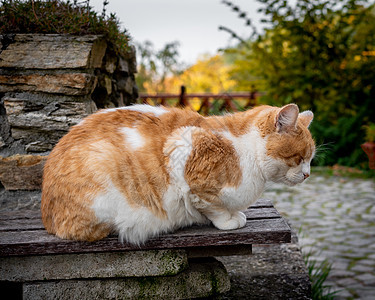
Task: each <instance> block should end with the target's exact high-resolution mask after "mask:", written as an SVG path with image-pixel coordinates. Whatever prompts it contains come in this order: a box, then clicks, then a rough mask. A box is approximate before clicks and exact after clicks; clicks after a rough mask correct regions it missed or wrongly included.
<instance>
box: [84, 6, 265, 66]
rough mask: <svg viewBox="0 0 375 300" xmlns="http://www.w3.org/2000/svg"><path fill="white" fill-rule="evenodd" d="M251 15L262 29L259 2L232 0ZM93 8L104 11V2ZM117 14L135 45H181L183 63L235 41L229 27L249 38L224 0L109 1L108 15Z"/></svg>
mask: <svg viewBox="0 0 375 300" xmlns="http://www.w3.org/2000/svg"><path fill="white" fill-rule="evenodd" d="M233 2H234V3H235V4H237V5H238V6H239V7H241V9H242V10H244V11H246V12H247V13H248V16H249V17H250V18H251V19H252V20H253V22H254V24H258V27H260V23H259V19H260V18H261V17H262V16H261V14H260V13H257V9H258V8H259V7H260V6H259V3H258V2H256V0H233ZM90 4H91V6H93V7H94V9H95V10H96V11H98V12H101V11H102V7H103V0H91V2H90ZM110 12H114V13H116V15H117V17H118V18H119V20H120V21H121V26H122V27H124V28H126V29H127V30H128V31H129V33H130V34H131V36H132V37H133V40H134V41H136V42H144V41H146V40H149V41H151V42H152V43H153V44H154V46H155V48H156V49H157V50H159V49H160V48H162V47H163V46H164V45H165V44H166V43H169V42H173V41H179V42H180V48H179V52H180V61H182V62H185V63H187V64H193V63H194V62H195V61H196V59H197V58H198V57H199V56H200V55H202V54H206V53H208V54H215V53H216V52H217V50H218V49H219V48H223V47H226V46H228V45H230V43H232V44H233V43H234V40H233V39H231V38H230V35H229V34H228V33H226V32H223V31H219V30H218V27H219V26H220V25H222V26H226V27H229V28H231V29H232V30H234V31H235V32H237V33H238V34H240V35H241V36H242V37H248V36H249V35H250V31H249V27H246V26H245V25H244V21H243V19H239V18H238V17H237V14H236V13H235V12H233V11H232V10H231V9H230V8H229V7H227V6H226V5H224V4H222V3H221V0H109V5H108V6H107V14H109V13H110Z"/></svg>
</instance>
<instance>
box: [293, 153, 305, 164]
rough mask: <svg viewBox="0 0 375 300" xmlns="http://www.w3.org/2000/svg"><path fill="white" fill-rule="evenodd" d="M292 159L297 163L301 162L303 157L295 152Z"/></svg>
mask: <svg viewBox="0 0 375 300" xmlns="http://www.w3.org/2000/svg"><path fill="white" fill-rule="evenodd" d="M294 161H295V162H296V164H297V165H299V164H300V163H301V162H303V157H302V156H301V155H299V154H296V155H295V156H294Z"/></svg>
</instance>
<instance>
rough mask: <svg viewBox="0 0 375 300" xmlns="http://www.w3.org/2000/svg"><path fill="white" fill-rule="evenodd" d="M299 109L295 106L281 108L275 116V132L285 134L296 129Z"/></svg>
mask: <svg viewBox="0 0 375 300" xmlns="http://www.w3.org/2000/svg"><path fill="white" fill-rule="evenodd" d="M298 113H299V109H298V106H297V105H295V104H288V105H285V106H283V107H282V108H281V109H280V110H279V112H278V114H277V116H276V123H275V126H276V131H277V132H285V131H290V130H293V129H295V128H296V122H297V118H298Z"/></svg>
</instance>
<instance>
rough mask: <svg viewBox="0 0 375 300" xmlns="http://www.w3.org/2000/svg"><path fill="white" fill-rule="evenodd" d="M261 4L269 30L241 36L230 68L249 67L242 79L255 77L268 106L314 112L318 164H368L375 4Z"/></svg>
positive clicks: (374, 110)
mask: <svg viewBox="0 0 375 300" xmlns="http://www.w3.org/2000/svg"><path fill="white" fill-rule="evenodd" d="M259 2H262V3H263V5H264V7H263V8H262V9H261V12H263V13H264V14H265V19H264V20H263V22H264V23H266V24H267V25H268V26H267V28H266V29H265V31H264V32H263V33H255V34H254V31H253V32H252V37H251V38H249V39H243V38H239V47H238V48H237V50H238V51H237V52H236V53H237V60H236V62H235V63H234V66H235V68H234V70H236V68H237V70H241V66H240V65H239V63H240V62H241V60H242V61H243V60H246V61H248V63H247V64H246V70H242V71H243V73H244V74H246V71H247V74H251V75H252V76H255V77H256V78H258V82H257V84H258V85H261V86H262V87H263V88H264V89H265V90H266V91H267V92H268V96H267V100H268V101H269V102H271V103H272V104H278V105H282V104H286V103H290V102H294V103H297V104H298V105H299V106H300V107H301V108H302V109H311V110H313V111H314V113H315V122H313V124H312V127H311V130H312V133H313V135H314V136H315V139H316V140H317V142H318V144H322V143H325V144H329V148H330V149H329V151H326V152H325V155H324V157H323V159H322V160H321V161H320V163H322V164H334V163H341V164H345V165H358V164H360V163H361V161H365V160H366V158H365V156H364V155H363V153H362V151H361V149H360V147H359V145H360V144H361V143H362V142H363V132H362V130H361V127H362V125H363V124H364V123H366V122H368V121H370V120H374V117H375V105H374V99H375V86H374V82H375V72H373V71H371V70H374V68H375V14H374V5H371V6H365V1H356V0H336V1H324V0H313V1H307V0H297V2H296V4H295V6H294V7H292V6H291V5H289V4H288V1H271V0H260V1H259ZM225 3H227V4H228V3H230V2H228V1H225ZM228 5H229V4H228ZM229 6H231V7H233V4H230V5H229ZM237 12H238V13H239V14H240V13H241V10H240V9H239V8H238V7H237ZM222 29H223V30H226V31H228V32H229V33H231V34H232V35H233V36H234V37H236V36H237V35H236V34H235V33H234V32H232V31H231V30H230V29H228V28H225V27H222ZM232 52H233V50H232ZM241 52H242V54H241ZM323 154H324V153H323Z"/></svg>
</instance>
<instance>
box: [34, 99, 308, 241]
mask: <svg viewBox="0 0 375 300" xmlns="http://www.w3.org/2000/svg"><path fill="white" fill-rule="evenodd" d="M312 119H313V113H312V112H311V111H304V112H302V113H299V109H298V106H297V105H295V104H288V105H286V106H283V107H281V108H278V107H272V106H258V107H255V108H253V109H251V110H248V111H245V112H238V113H234V114H227V115H223V116H209V117H203V116H201V115H199V114H198V113H197V112H194V111H192V110H188V109H178V108H166V107H162V106H148V105H140V104H138V105H133V106H127V107H121V108H114V109H106V110H100V111H98V112H97V113H94V114H92V115H90V116H88V117H86V118H85V119H83V120H82V121H81V123H79V124H77V125H75V126H73V127H72V128H71V130H70V131H69V133H68V134H66V135H65V136H64V137H63V138H62V139H61V140H60V141H59V142H58V143H57V145H56V146H55V147H54V149H53V150H52V152H51V153H50V155H49V156H48V159H47V162H46V164H45V167H44V174H43V185H42V203H41V212H42V219H43V223H44V226H45V228H46V229H47V231H48V232H49V233H52V234H56V235H57V236H58V237H61V238H66V239H73V240H84V241H95V240H99V239H102V238H104V237H106V236H108V235H109V234H110V233H112V232H114V233H116V234H118V236H119V240H120V241H125V242H128V243H131V244H137V245H139V244H142V243H144V242H145V241H146V240H147V239H149V238H151V237H154V236H157V235H160V234H162V233H165V232H170V231H173V230H175V229H177V228H181V227H184V226H189V225H192V224H194V223H197V224H204V223H209V222H212V224H213V225H214V226H215V227H217V228H218V229H221V230H232V229H236V228H240V227H243V226H245V224H246V216H245V214H244V213H243V212H241V211H242V210H245V209H246V208H247V207H249V206H250V205H251V204H252V203H254V202H255V201H256V200H257V199H258V198H259V197H260V196H261V194H262V192H263V191H264V187H265V184H266V182H282V183H285V184H287V185H295V184H297V183H301V182H303V181H304V180H305V179H306V178H307V177H309V175H310V162H311V160H312V158H313V156H314V153H315V144H314V140H313V139H312V137H311V134H310V132H309V130H308V127H309V125H310V123H311V121H312Z"/></svg>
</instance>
